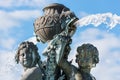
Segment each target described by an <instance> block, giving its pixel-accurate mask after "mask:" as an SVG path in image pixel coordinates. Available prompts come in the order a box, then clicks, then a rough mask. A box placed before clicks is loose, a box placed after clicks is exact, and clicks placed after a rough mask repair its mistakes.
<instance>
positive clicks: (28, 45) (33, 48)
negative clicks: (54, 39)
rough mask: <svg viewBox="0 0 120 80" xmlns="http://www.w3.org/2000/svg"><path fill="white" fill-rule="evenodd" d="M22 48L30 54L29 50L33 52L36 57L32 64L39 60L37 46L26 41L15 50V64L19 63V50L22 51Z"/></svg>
mask: <svg viewBox="0 0 120 80" xmlns="http://www.w3.org/2000/svg"><path fill="white" fill-rule="evenodd" d="M23 48H26V49H27V50H28V52H30V50H31V51H33V52H34V54H35V55H36V56H35V62H34V63H35V64H36V63H37V62H38V61H39V60H40V56H39V53H38V48H37V46H36V45H34V43H33V42H28V41H26V42H22V43H21V44H20V45H19V47H18V50H17V52H16V55H15V61H16V62H17V63H19V54H20V50H22V49H23Z"/></svg>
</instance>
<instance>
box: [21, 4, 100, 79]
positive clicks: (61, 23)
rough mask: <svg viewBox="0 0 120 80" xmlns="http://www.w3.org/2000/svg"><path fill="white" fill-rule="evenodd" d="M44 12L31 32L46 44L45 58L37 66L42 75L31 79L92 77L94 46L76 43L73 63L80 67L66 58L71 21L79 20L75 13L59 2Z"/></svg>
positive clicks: (97, 60)
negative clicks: (45, 59)
mask: <svg viewBox="0 0 120 80" xmlns="http://www.w3.org/2000/svg"><path fill="white" fill-rule="evenodd" d="M43 12H44V14H43V16H41V17H39V18H37V19H36V20H35V22H34V32H35V34H36V39H37V41H38V42H42V43H48V46H47V47H46V48H45V49H44V51H43V55H44V56H46V57H47V61H46V62H43V63H42V62H41V64H39V65H38V66H39V68H40V70H41V73H40V75H41V74H42V78H39V79H33V80H95V77H93V76H92V75H91V73H90V70H91V68H92V67H94V66H96V64H97V63H98V62H99V58H98V55H99V54H98V50H97V48H96V47H95V46H93V45H92V44H90V43H88V44H83V45H81V46H78V48H77V49H76V50H77V54H76V62H77V63H78V66H79V67H76V66H75V65H73V64H72V61H68V55H69V53H70V50H71V47H70V44H71V43H72V39H71V37H72V36H73V35H74V33H75V31H76V25H74V23H75V22H76V21H77V20H78V18H77V17H76V15H75V14H74V13H73V12H71V11H70V9H69V8H67V7H66V6H64V5H62V4H58V3H53V4H50V5H48V6H46V7H45V8H44V9H43ZM22 80H28V79H22Z"/></svg>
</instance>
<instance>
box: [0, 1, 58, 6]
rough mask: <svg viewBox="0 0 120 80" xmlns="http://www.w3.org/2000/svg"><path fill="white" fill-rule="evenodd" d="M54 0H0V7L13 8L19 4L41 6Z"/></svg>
mask: <svg viewBox="0 0 120 80" xmlns="http://www.w3.org/2000/svg"><path fill="white" fill-rule="evenodd" d="M54 1H56V0H0V7H3V8H15V7H20V6H28V7H41V6H44V5H46V4H48V3H51V2H54Z"/></svg>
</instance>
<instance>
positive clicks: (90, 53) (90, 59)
mask: <svg viewBox="0 0 120 80" xmlns="http://www.w3.org/2000/svg"><path fill="white" fill-rule="evenodd" d="M98 55H99V53H98V50H97V48H96V47H95V46H93V45H92V44H83V45H82V46H79V47H78V48H77V55H76V62H77V63H78V65H79V67H81V68H92V67H94V66H96V64H97V63H98V62H99V57H98Z"/></svg>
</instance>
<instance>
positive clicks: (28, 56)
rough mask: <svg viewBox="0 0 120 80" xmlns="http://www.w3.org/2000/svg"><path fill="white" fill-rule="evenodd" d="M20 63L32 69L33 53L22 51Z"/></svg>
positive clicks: (24, 49)
mask: <svg viewBox="0 0 120 80" xmlns="http://www.w3.org/2000/svg"><path fill="white" fill-rule="evenodd" d="M19 61H20V63H21V64H22V66H24V67H30V66H31V65H32V62H33V58H32V53H31V52H30V51H28V50H27V49H26V48H23V49H21V50H20V53H19Z"/></svg>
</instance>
